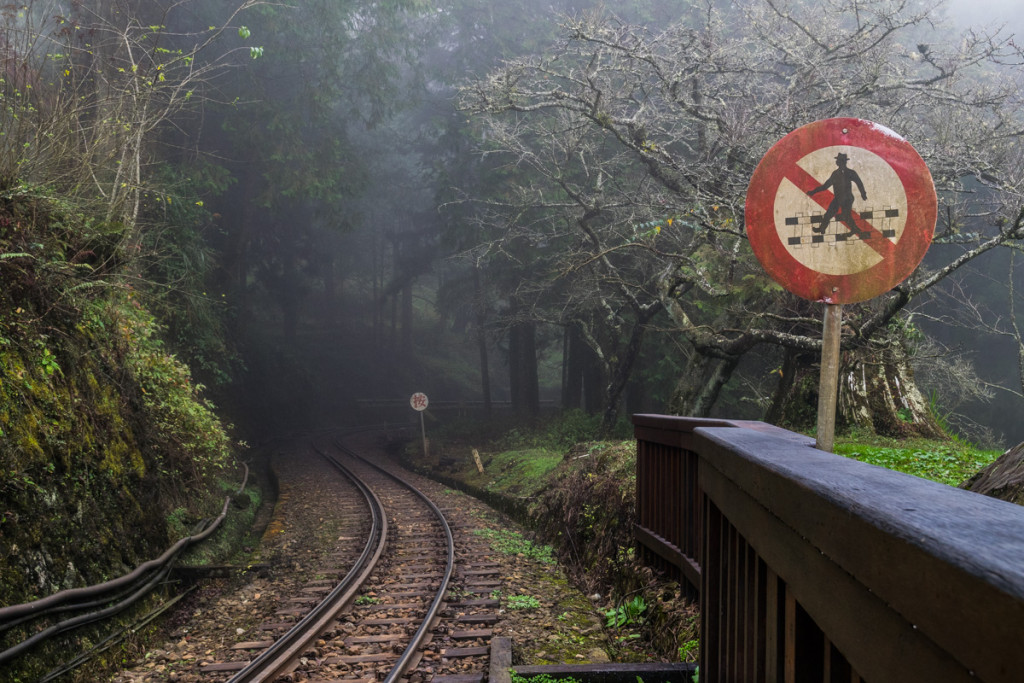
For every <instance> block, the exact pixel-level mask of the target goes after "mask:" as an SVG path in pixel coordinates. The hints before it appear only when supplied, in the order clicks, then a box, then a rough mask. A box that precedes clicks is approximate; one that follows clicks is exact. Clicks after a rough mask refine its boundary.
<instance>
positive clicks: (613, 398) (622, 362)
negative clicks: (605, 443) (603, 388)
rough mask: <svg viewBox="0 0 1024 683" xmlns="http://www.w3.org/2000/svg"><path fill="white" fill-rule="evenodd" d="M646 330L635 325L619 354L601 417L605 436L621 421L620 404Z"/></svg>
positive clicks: (640, 323) (642, 326) (641, 326)
mask: <svg viewBox="0 0 1024 683" xmlns="http://www.w3.org/2000/svg"><path fill="white" fill-rule="evenodd" d="M646 329H647V328H646V327H645V326H644V324H643V322H642V321H641V322H639V323H637V324H636V325H634V326H633V330H632V332H631V333H630V335H629V341H628V342H627V343H626V347H625V348H624V349H622V352H621V353H620V354H619V358H618V363H617V364H616V366H615V370H614V374H613V376H612V379H611V381H610V382H609V383H608V391H607V394H606V396H605V405H604V412H603V413H602V415H601V431H602V433H604V434H610V433H611V431H612V429H614V427H615V422H616V421H617V420H618V419H619V402H620V400H621V399H622V392H623V391H624V390H625V388H626V384H627V383H628V382H629V378H630V376H631V375H632V373H633V365H634V364H635V363H636V359H637V357H639V356H640V346H641V344H642V343H643V340H644V330H646Z"/></svg>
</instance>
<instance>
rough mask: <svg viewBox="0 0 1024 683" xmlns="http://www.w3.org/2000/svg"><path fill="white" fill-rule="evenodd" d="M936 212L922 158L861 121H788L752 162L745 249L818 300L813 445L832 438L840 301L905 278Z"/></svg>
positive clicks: (825, 446)
mask: <svg viewBox="0 0 1024 683" xmlns="http://www.w3.org/2000/svg"><path fill="white" fill-rule="evenodd" d="M937 216H938V198H937V196H936V194H935V184H934V183H933V182H932V176H931V173H930V172H929V171H928V166H927V165H926V164H925V163H924V160H923V159H922V158H921V156H920V155H919V154H918V153H917V151H916V150H915V149H914V148H913V147H912V146H911V145H910V143H909V142H907V141H906V140H904V139H903V138H902V137H900V136H899V135H898V134H896V133H895V132H893V131H892V130H890V129H888V128H886V127H885V126H882V125H879V124H877V123H873V122H871V121H864V120H862V119H853V118H836V119H826V120H824V121H815V122H814V123H809V124H807V125H806V126H802V127H800V128H797V129H796V130H794V131H793V132H791V133H789V134H788V135H786V136H785V137H784V138H782V139H781V140H779V142H777V143H776V144H775V145H774V146H773V147H772V148H771V149H769V150H768V153H767V154H765V155H764V158H763V159H761V162H760V163H759V164H758V166H757V168H756V169H755V170H754V174H753V176H752V177H751V179H750V186H749V188H748V189H747V202H746V209H745V218H746V228H747V237H748V238H749V239H750V246H751V248H752V249H753V250H754V254H755V255H756V256H757V258H758V260H759V261H760V262H761V265H762V266H764V269H765V270H766V271H767V272H768V274H769V275H770V276H771V277H772V278H773V279H774V280H775V281H776V282H778V283H779V284H780V285H782V286H783V287H785V288H786V289H787V290H789V291H790V292H792V293H794V294H796V295H797V296H801V297H803V298H805V299H810V300H812V301H820V302H822V303H824V304H825V316H824V325H823V333H822V358H821V384H820V388H819V391H818V436H817V445H818V448H820V449H822V450H826V451H831V450H832V446H833V443H834V436H835V410H836V389H837V384H838V372H839V347H840V344H839V342H840V338H839V337H840V328H841V324H842V304H849V303H856V302H859V301H866V300H867V299H871V298H873V297H876V296H878V295H880V294H884V293H885V292H887V291H889V290H890V289H892V288H893V287H895V286H896V285H897V284H899V283H900V282H902V281H903V280H905V279H906V278H907V277H908V276H909V275H910V274H911V273H912V272H913V271H914V269H915V268H917V266H918V264H919V263H920V262H921V259H922V258H924V254H925V252H926V251H928V246H929V245H930V244H931V241H932V234H933V233H934V231H935V220H936V218H937Z"/></svg>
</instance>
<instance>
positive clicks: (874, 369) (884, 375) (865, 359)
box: [766, 343, 944, 437]
mask: <svg viewBox="0 0 1024 683" xmlns="http://www.w3.org/2000/svg"><path fill="white" fill-rule="evenodd" d="M820 372H821V370H820V365H819V363H818V359H817V358H815V357H814V356H813V354H808V353H802V352H791V353H787V355H786V358H785V360H784V362H783V366H782V370H781V377H780V379H779V387H778V390H777V391H776V393H775V396H774V400H773V401H772V405H771V406H770V407H769V409H768V412H767V415H766V419H767V420H768V421H770V422H773V423H774V424H779V425H781V426H784V427H787V428H790V429H795V430H801V431H806V430H812V429H814V427H815V425H816V416H817V408H816V406H817V404H818V385H819V381H820ZM836 428H837V430H840V431H843V430H848V429H850V428H859V429H865V430H869V431H872V432H874V433H877V434H881V435H884V436H897V437H901V436H923V437H941V436H943V435H944V433H943V430H942V427H941V425H939V424H938V422H936V420H935V417H934V415H933V414H932V411H931V408H930V405H929V402H928V400H927V399H926V398H925V397H924V396H923V395H922V394H921V392H920V390H919V389H918V388H917V383H916V382H915V380H914V371H913V369H912V368H911V366H910V358H909V356H908V354H907V352H906V349H905V348H904V347H903V346H902V345H900V344H898V343H894V344H890V345H888V346H884V347H877V346H869V347H862V348H857V349H852V350H845V351H843V353H842V360H841V362H840V366H839V396H838V405H837V412H836Z"/></svg>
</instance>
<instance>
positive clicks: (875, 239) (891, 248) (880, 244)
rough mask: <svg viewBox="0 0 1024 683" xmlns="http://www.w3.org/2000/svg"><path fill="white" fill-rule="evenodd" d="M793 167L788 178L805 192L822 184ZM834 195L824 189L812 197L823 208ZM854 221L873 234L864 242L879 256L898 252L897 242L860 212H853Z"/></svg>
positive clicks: (887, 257) (797, 167) (805, 172)
mask: <svg viewBox="0 0 1024 683" xmlns="http://www.w3.org/2000/svg"><path fill="white" fill-rule="evenodd" d="M793 168H794V172H792V173H788V174H786V178H787V179H788V180H789V181H790V182H792V183H793V184H794V185H796V186H797V187H798V188H799V189H800V191H801V192H803V193H804V194H807V193H808V192H810V191H811V190H813V189H814V188H816V187H819V186H820V185H821V183H820V182H818V180H817V179H816V178H815V177H814V176H812V175H811V174H810V173H808V172H807V171H805V170H804V169H802V168H800V167H799V166H794V167H793ZM834 196H835V195H834V194H832V193H831V192H829V191H828V190H822V191H821V192H818V193H816V194H814V195H812V196H811V199H813V200H814V201H816V202H817V203H818V204H819V205H820V206H821V208H823V209H827V208H828V205H829V204H831V203H832V198H833V197H834ZM834 220H835V221H836V222H837V223H839V224H840V225H843V226H844V227H846V226H845V225H844V224H843V223H842V222H841V221H839V220H838V219H834ZM853 222H854V223H856V224H857V227H858V228H860V229H861V230H863V231H865V232H867V233H869V234H870V235H871V239H867V240H861V241H862V242H863V243H864V244H867V245H868V246H869V247H871V248H872V249H874V250H875V251H877V252H878V254H879V256H881V257H882V258H883V259H889V258H892V256H893V254H895V253H896V245H895V244H893V243H892V242H890V241H889V240H888V239H887V238H886V237H884V236H883V235H882V233H881V232H879V231H878V230H876V229H875V226H873V225H871V223H869V222H867V221H866V220H864V219H863V218H861V216H860V214H859V213H857V212H856V211H854V212H853Z"/></svg>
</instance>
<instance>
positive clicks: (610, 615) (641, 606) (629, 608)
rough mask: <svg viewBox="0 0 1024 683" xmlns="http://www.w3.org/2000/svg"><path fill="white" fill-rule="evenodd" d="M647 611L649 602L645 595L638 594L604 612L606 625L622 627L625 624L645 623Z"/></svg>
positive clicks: (616, 627)
mask: <svg viewBox="0 0 1024 683" xmlns="http://www.w3.org/2000/svg"><path fill="white" fill-rule="evenodd" d="M646 611H647V602H646V601H645V600H644V599H643V596H640V595H636V596H633V599H631V600H628V601H626V602H623V603H620V604H618V605H616V606H615V607H612V608H611V609H609V610H606V611H605V613H604V616H605V626H607V627H608V628H614V629H618V628H622V627H623V626H636V625H639V624H642V623H643V614H644V612H646Z"/></svg>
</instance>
